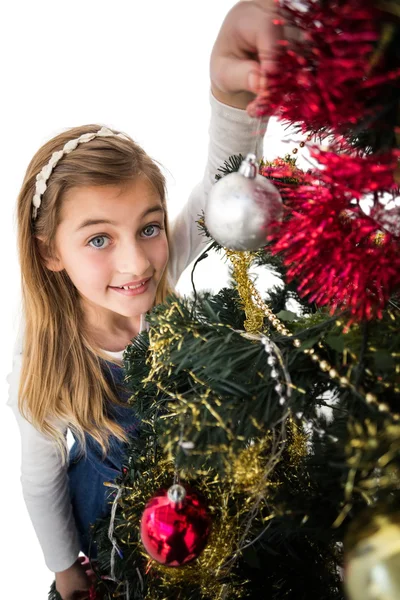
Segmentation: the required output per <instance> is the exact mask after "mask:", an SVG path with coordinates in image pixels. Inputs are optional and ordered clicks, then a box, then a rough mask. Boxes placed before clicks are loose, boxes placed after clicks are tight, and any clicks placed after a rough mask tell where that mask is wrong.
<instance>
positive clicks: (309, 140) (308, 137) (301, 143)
mask: <svg viewBox="0 0 400 600" xmlns="http://www.w3.org/2000/svg"><path fill="white" fill-rule="evenodd" d="M312 138H313V135H312V133H310V134H309V135H308V136H307V137H306V141H304V140H303V141H302V142H300V143H299V147H300V148H304V146H305V145H306V142H311V140H312ZM298 151H299V150H298V148H293V150H292V154H297V153H298Z"/></svg>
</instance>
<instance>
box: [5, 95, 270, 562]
mask: <svg viewBox="0 0 400 600" xmlns="http://www.w3.org/2000/svg"><path fill="white" fill-rule="evenodd" d="M210 102H211V122H210V129H209V133H210V140H209V150H208V161H207V166H206V170H205V173H204V177H203V180H202V182H201V183H199V184H198V185H197V186H196V187H195V188H194V190H193V191H192V193H191V194H190V196H189V199H188V201H187V202H186V204H185V205H184V206H183V208H182V210H181V212H180V213H179V214H178V216H177V217H176V218H175V219H174V220H173V221H172V223H171V229H170V231H171V233H170V262H169V265H168V269H169V278H170V282H171V284H172V285H175V284H176V282H177V281H178V279H179V276H180V275H181V273H182V271H183V270H184V269H185V268H186V267H187V266H188V265H189V264H190V263H191V262H192V260H193V259H194V258H196V256H197V255H198V254H199V253H200V251H201V250H202V249H204V245H205V244H206V243H207V241H206V239H205V238H204V236H202V235H200V234H199V230H198V226H197V223H196V220H197V219H198V217H199V214H200V213H201V211H202V210H203V209H204V207H205V203H206V199H207V196H208V193H209V191H210V188H211V186H212V184H213V183H214V181H215V174H216V173H217V170H218V168H219V167H220V166H221V165H222V164H223V162H224V161H225V160H226V159H227V158H228V157H229V156H231V155H233V154H239V153H242V154H244V155H245V154H246V153H248V152H255V153H256V155H257V156H258V157H259V156H260V154H261V151H262V139H258V142H257V148H255V136H254V133H255V130H256V123H255V121H254V120H253V119H251V118H250V117H249V116H248V115H247V113H246V111H243V110H239V109H236V108H232V107H229V106H226V105H224V104H221V103H220V102H218V101H217V100H216V99H215V98H214V97H212V96H211V100H210ZM141 322H142V326H143V323H144V319H142V320H141ZM22 351H23V339H22V338H20V339H18V340H17V343H16V347H15V351H14V359H13V371H12V373H11V374H10V375H9V376H8V381H9V384H10V387H9V400H8V404H9V405H10V406H11V407H12V409H13V411H14V413H15V416H16V418H17V421H18V425H19V428H20V433H21V443H22V451H21V483H22V489H23V495H24V500H25V503H26V506H27V509H28V512H29V515H30V518H31V521H32V523H33V526H34V529H35V532H36V535H37V537H38V539H39V543H40V545H41V547H42V550H43V554H44V558H45V562H46V565H47V566H48V568H49V569H50V570H52V571H54V572H58V571H63V570H65V569H67V568H68V567H70V566H71V565H72V564H73V563H74V562H75V560H76V559H77V557H78V555H79V551H80V547H79V540H78V533H77V529H76V526H75V522H74V517H73V514H72V507H71V503H70V496H69V488H68V473H67V469H68V466H67V465H63V464H62V461H61V457H60V453H59V451H58V449H57V447H56V445H55V443H54V441H53V440H52V439H51V438H49V437H47V436H45V435H43V434H42V433H41V432H39V431H38V430H37V429H36V428H35V427H34V426H33V425H31V423H29V422H28V421H27V420H26V419H25V418H24V417H23V416H22V415H21V414H20V412H19V410H18V387H19V378H20V371H21V363H22ZM110 354H111V353H110ZM115 355H116V353H114V356H115ZM57 426H59V428H60V430H61V431H63V433H64V435H66V432H67V426H66V424H65V423H59V424H57Z"/></svg>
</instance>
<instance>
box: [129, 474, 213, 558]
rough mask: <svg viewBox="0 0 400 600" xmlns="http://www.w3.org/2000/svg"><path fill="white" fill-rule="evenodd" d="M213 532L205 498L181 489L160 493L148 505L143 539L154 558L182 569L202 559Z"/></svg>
mask: <svg viewBox="0 0 400 600" xmlns="http://www.w3.org/2000/svg"><path fill="white" fill-rule="evenodd" d="M210 528H211V519H210V516H209V514H208V512H207V509H206V505H205V502H204V500H203V499H202V498H201V496H200V495H199V494H198V493H197V492H196V491H195V490H193V489H191V488H186V489H185V488H183V487H182V486H180V485H177V486H172V487H171V488H169V490H166V489H163V490H159V491H158V492H157V493H156V495H155V496H154V497H153V498H151V500H149V502H148V503H147V504H146V507H145V509H144V512H143V516H142V521H141V524H140V535H141V538H142V542H143V545H144V547H145V548H146V551H147V552H148V553H149V555H150V556H151V558H154V560H156V561H157V562H159V563H161V564H163V565H166V566H168V567H179V566H181V565H184V564H186V563H188V562H190V561H192V560H194V559H195V558H197V557H198V556H199V554H200V553H201V551H202V550H203V548H204V546H205V545H206V543H207V539H208V535H209V533H210Z"/></svg>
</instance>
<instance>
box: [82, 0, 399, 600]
mask: <svg viewBox="0 0 400 600" xmlns="http://www.w3.org/2000/svg"><path fill="white" fill-rule="evenodd" d="M296 6H297V5H296ZM281 13H282V19H283V20H284V21H285V22H286V23H289V24H291V25H293V26H295V27H296V28H297V29H299V30H300V31H301V32H302V35H301V36H300V39H299V41H297V42H293V43H292V44H291V45H290V46H289V45H286V44H282V46H281V49H280V52H279V56H278V59H277V61H278V62H277V64H278V69H277V73H276V74H275V75H271V76H270V78H269V85H268V91H266V92H265V93H261V94H260V95H259V96H258V97H257V98H256V100H255V101H254V103H253V105H252V107H251V110H252V112H253V114H254V115H258V116H262V115H264V114H271V113H273V112H275V113H276V114H278V115H279V117H280V118H281V119H283V120H284V121H286V122H288V123H290V124H292V125H295V126H296V127H297V128H298V130H299V132H302V134H303V136H304V141H302V142H301V143H300V144H299V146H300V148H303V147H304V146H307V147H308V148H309V152H310V154H311V156H312V159H313V163H312V166H311V168H310V169H309V170H308V171H304V170H302V169H300V168H299V167H298V166H297V163H296V154H297V148H295V149H294V150H293V155H289V156H286V157H281V158H279V157H278V158H277V159H276V160H274V161H272V162H267V161H262V162H261V164H260V165H258V166H257V170H258V174H257V176H256V174H255V173H254V172H252V168H253V167H254V165H253V163H252V158H251V157H248V158H247V160H245V161H243V162H242V158H243V157H227V161H226V163H225V165H224V166H221V171H220V173H218V174H216V179H217V180H219V181H218V182H217V183H216V185H215V186H214V188H213V192H212V195H211V197H210V200H209V206H208V207H207V210H206V214H205V215H204V218H202V217H201V218H199V226H200V228H201V229H202V231H203V234H204V235H205V236H208V238H209V246H208V248H207V250H206V251H205V252H204V253H203V255H201V256H200V257H199V259H198V261H197V262H196V264H197V263H198V262H199V260H207V254H208V253H209V252H211V251H213V250H215V251H217V252H219V253H221V255H224V256H226V257H227V258H228V259H229V260H230V261H231V266H232V285H231V287H229V288H225V289H222V290H221V291H220V292H219V293H218V294H216V295H212V294H210V293H204V292H203V293H201V292H199V291H197V290H196V289H195V290H194V294H193V297H191V298H180V297H175V296H173V297H170V298H169V299H168V301H167V302H166V303H165V304H163V305H160V306H157V307H156V308H155V309H154V310H153V312H152V313H151V314H150V315H149V316H148V320H149V322H150V330H149V332H144V333H142V334H140V335H139V336H138V337H137V338H136V339H135V340H134V341H133V343H132V345H131V346H129V348H128V349H127V351H126V353H125V370H126V384H127V386H128V387H129V388H130V390H131V391H132V398H131V404H132V410H134V411H135V413H136V414H137V415H138V417H139V418H140V420H141V428H140V435H139V436H138V437H134V438H132V439H131V441H130V445H129V449H128V452H127V456H126V461H125V467H124V469H123V473H122V474H121V477H120V479H119V480H117V481H116V482H114V483H112V484H110V485H111V486H112V488H113V489H114V493H113V497H112V512H111V517H110V519H109V520H107V522H104V523H99V524H98V525H97V526H96V528H95V531H94V539H95V541H96V543H97V546H98V549H99V563H98V567H97V575H98V583H97V584H96V586H95V588H96V590H95V591H94V592H93V594H94V597H96V594H97V595H98V596H99V597H104V598H107V599H111V598H126V599H127V600H128V599H130V600H133V599H135V600H136V599H141V600H144V599H147V600H150V599H151V600H162V599H167V598H182V599H183V598H184V599H190V600H200V599H201V600H207V599H210V600H211V599H213V600H214V599H218V600H222V599H230V598H269V599H271V600H273V599H276V600H278V599H279V600H281V599H284V598H285V599H290V600H294V599H296V600H302V599H304V600H305V599H307V600H311V599H313V598H315V599H316V600H317V599H318V600H325V599H326V600H328V599H329V600H339V599H341V598H343V597H344V595H345V590H346V589H347V593H348V595H349V597H350V598H351V600H361V599H362V600H366V599H371V600H372V599H373V598H376V599H378V598H385V599H390V600H392V599H395V598H398V597H400V576H399V567H400V483H399V482H400V404H399V401H400V360H399V357H400V298H399V296H398V292H399V284H400V251H399V250H400V245H399V242H400V218H399V212H400V209H399V205H398V204H397V203H396V198H397V197H398V192H399V190H398V181H399V167H398V157H399V150H398V143H399V131H400V129H399V126H400V123H399V115H400V112H399V106H400V104H399V102H400V2H399V1H396V0H394V1H392V2H387V1H386V0H382V1H378V2H372V1H365V0H348V1H346V2H344V1H343V0H334V1H333V2H326V1H325V0H304V1H303V2H302V5H301V6H299V7H296V8H294V7H293V6H292V5H291V3H286V2H284V3H283V4H282V6H281ZM238 170H239V172H237V171H238ZM261 179H263V180H264V181H265V182H267V183H268V185H267V186H266V187H265V186H264V187H263V184H262V183H261V182H260V181H261ZM271 184H272V185H273V186H274V187H271ZM232 185H233V186H242V185H243V186H244V187H243V190H244V191H243V194H244V195H245V194H247V196H246V202H243V203H242V205H243V210H246V211H249V210H250V211H251V210H254V211H255V212H254V213H253V214H254V220H253V221H252V220H251V219H250V220H249V219H246V228H244V224H243V227H239V228H238V229H237V230H236V235H233V236H232V229H229V228H228V229H229V232H230V233H229V235H225V234H224V223H225V221H226V219H228V218H229V216H227V213H226V211H225V210H221V204H219V203H221V201H223V198H224V197H225V196H226V195H228V196H229V189H231V188H232ZM236 189H239V188H238V187H237V188H236ZM249 190H250V191H249ZM251 190H253V191H254V196H253V204H252V203H251V201H250V204H249V196H250V197H251ZM260 190H261V191H260ZM276 191H279V197H280V198H281V205H280V206H278V204H277V195H276ZM260 198H263V199H264V201H263V203H262V202H261V204H262V206H264V209H263V210H264V223H263V227H261V228H260V226H259V225H258V224H257V223H258V221H257V219H258V217H259V214H258V212H257V211H259V209H260ZM250 200H251V198H250ZM366 204H368V206H367V207H366ZM218 206H219V207H220V208H219V215H220V216H218ZM244 207H245V208H244ZM246 214H249V213H248V212H246ZM256 217H257V218H256ZM218 219H219V220H220V221H221V222H218ZM252 224H253V225H254V227H253V230H252ZM229 225H230V224H229ZM214 231H218V236H219V237H218V236H217V234H214ZM221 232H222V233H221ZM260 235H261V240H262V243H260V242H259V239H258V238H259V236H260ZM213 236H214V237H213ZM255 239H256V240H257V242H256V243H255V242H254V240H255ZM254 245H256V248H254ZM251 265H258V266H261V267H263V268H266V269H270V270H272V271H273V272H274V273H275V274H277V275H279V277H280V278H281V281H282V283H283V285H282V286H279V287H276V288H274V289H272V290H270V292H269V294H268V297H266V298H262V297H261V295H260V293H259V292H258V291H257V288H256V284H255V282H254V281H253V280H252V279H251V277H250V276H249V268H250V266H251ZM195 267H196V265H195ZM195 267H194V274H193V281H194V282H195ZM194 285H195V284H194Z"/></svg>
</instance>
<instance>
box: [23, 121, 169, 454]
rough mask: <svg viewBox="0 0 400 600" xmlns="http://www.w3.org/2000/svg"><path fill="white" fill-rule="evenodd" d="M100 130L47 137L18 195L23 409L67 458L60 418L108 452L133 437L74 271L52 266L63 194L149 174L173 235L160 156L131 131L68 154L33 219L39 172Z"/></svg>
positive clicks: (162, 286) (159, 298)
mask: <svg viewBox="0 0 400 600" xmlns="http://www.w3.org/2000/svg"><path fill="white" fill-rule="evenodd" d="M99 129H100V127H99V126H98V125H87V126H83V127H76V128H73V129H70V130H68V131H66V132H65V133H62V134H60V135H58V136H56V137H54V138H53V139H51V140H50V141H48V142H47V143H46V144H44V146H42V147H41V148H40V149H39V151H38V152H37V153H36V154H35V156H34V157H33V159H32V161H31V162H30V164H29V166H28V169H27V172H26V175H25V178H24V181H23V184H22V188H21V192H20V194H19V197H18V247H19V258H20V264H21V278H22V292H23V310H24V315H25V323H26V328H25V337H24V348H23V363H22V372H21V380H20V388H19V409H20V411H21V413H22V414H23V415H24V416H25V418H27V419H28V420H29V421H30V422H31V423H32V424H33V425H34V426H35V427H36V428H37V429H38V430H39V431H41V432H42V433H44V434H47V435H49V436H51V437H53V438H54V439H55V441H56V442H57V445H58V447H59V448H60V450H61V451H62V455H63V457H64V459H65V456H66V447H65V438H64V435H63V432H62V431H60V429H59V428H58V427H57V426H56V425H55V423H56V422H60V421H61V422H63V423H65V425H68V426H69V427H70V428H71V429H72V430H73V432H74V434H75V435H76V437H77V438H78V440H79V442H80V444H81V446H82V448H83V449H85V434H89V435H91V436H92V437H93V438H94V439H95V440H96V441H97V442H98V443H99V444H100V446H101V448H102V450H103V452H104V453H105V452H106V450H107V448H108V443H109V437H110V436H111V435H114V436H116V437H117V438H118V439H120V440H123V441H126V439H127V438H126V434H125V432H124V430H123V429H122V427H120V426H119V425H118V424H117V423H116V422H115V421H114V420H112V419H111V418H110V417H109V416H108V414H107V402H108V401H112V402H115V403H120V402H119V400H118V397H117V395H116V392H115V390H113V389H112V387H111V385H110V384H109V382H108V380H107V378H106V377H105V374H104V371H103V367H102V359H105V358H106V359H107V360H110V359H109V358H108V357H107V356H106V355H104V354H103V353H102V352H101V350H100V349H99V348H97V347H95V345H94V343H93V340H92V339H91V337H90V334H89V331H88V330H87V328H86V326H85V321H84V318H83V311H82V308H81V304H80V301H79V294H78V291H77V289H76V288H75V286H74V285H73V284H72V282H71V280H70V278H69V277H68V274H67V273H66V272H65V271H61V272H54V271H51V270H49V269H48V268H46V266H45V264H44V260H43V258H42V256H41V254H40V251H39V243H38V238H40V239H44V240H45V242H46V245H47V249H48V252H49V253H50V255H54V252H55V236H56V231H57V227H58V225H59V222H60V214H61V206H62V201H63V197H64V195H65V193H66V192H67V191H68V190H70V189H71V188H73V187H79V186H89V185H92V186H93V185H99V186H103V185H119V184H122V183H125V182H127V181H131V180H133V179H135V178H137V177H138V176H145V177H146V178H147V179H148V180H149V181H150V182H151V184H152V185H153V186H154V188H155V189H156V191H157V193H158V194H159V196H160V198H161V202H162V206H163V208H164V211H165V219H166V222H165V229H166V234H167V239H168V222H167V207H166V190H165V178H164V176H163V174H162V173H161V171H160V169H159V167H158V166H157V165H156V163H155V162H154V161H153V160H152V159H151V158H150V157H149V156H148V155H147V154H146V153H145V152H144V150H143V149H142V148H140V147H139V146H138V145H137V144H136V143H135V142H134V141H133V140H131V139H130V138H129V139H125V138H120V137H114V136H113V137H107V138H95V139H93V140H91V141H90V142H88V143H86V144H82V145H80V146H78V147H77V148H76V149H75V150H73V151H72V152H71V153H70V154H66V155H64V156H63V157H62V159H61V160H60V162H59V163H58V164H57V166H56V167H55V168H54V170H53V172H52V174H51V176H50V178H49V180H48V182H47V189H46V191H45V193H44V194H43V198H42V204H41V206H40V209H39V211H38V214H37V218H36V220H35V221H33V220H32V198H33V195H34V193H35V184H36V176H37V174H38V173H39V172H40V171H41V169H42V168H43V167H44V166H45V165H46V164H47V163H48V161H49V159H50V157H51V155H52V153H53V152H55V151H58V150H60V149H61V148H63V146H64V145H65V144H66V142H68V141H69V140H72V139H75V138H78V137H79V136H81V135H82V134H85V133H89V132H94V131H98V130H99ZM170 293H171V290H170V289H169V287H168V283H167V269H165V271H164V274H163V276H162V279H161V281H160V283H159V286H158V289H157V294H156V298H155V304H159V303H161V302H163V301H164V300H165V298H166V297H167V296H168V295H169V294H170ZM103 364H104V363H103Z"/></svg>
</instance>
